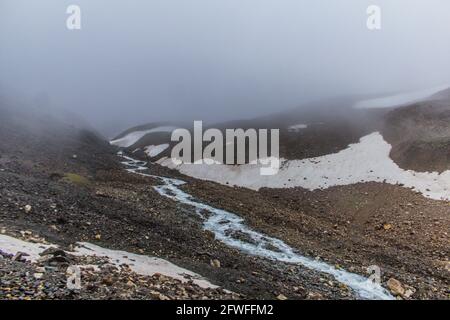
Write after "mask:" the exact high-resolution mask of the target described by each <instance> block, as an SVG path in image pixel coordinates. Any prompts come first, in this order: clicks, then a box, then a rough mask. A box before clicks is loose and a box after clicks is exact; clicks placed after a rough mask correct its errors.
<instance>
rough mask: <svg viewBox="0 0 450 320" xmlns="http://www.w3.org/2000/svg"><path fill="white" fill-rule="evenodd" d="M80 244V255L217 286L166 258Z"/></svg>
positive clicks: (202, 284) (208, 285)
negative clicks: (103, 258)
mask: <svg viewBox="0 0 450 320" xmlns="http://www.w3.org/2000/svg"><path fill="white" fill-rule="evenodd" d="M78 245H79V247H77V248H76V251H75V252H76V254H78V255H82V256H85V255H86V256H97V257H107V258H108V259H109V260H110V261H111V263H113V264H114V265H116V266H120V265H121V264H127V265H128V266H129V267H130V268H131V270H133V271H134V272H136V273H137V274H140V275H145V276H152V275H154V274H155V273H160V274H162V275H165V276H168V277H171V278H174V279H178V280H180V281H182V282H188V281H189V280H193V282H194V283H195V284H197V285H198V286H200V287H202V288H217V286H216V285H213V284H212V283H210V282H209V281H207V280H206V279H204V278H202V277H201V276H200V275H198V274H196V273H194V272H192V271H189V270H187V269H184V268H181V267H178V266H176V265H174V264H173V263H171V262H169V261H167V260H164V259H160V258H156V257H149V256H144V255H138V254H134V253H130V252H127V251H120V250H110V249H105V248H102V247H99V246H97V245H95V244H91V243H87V242H80V243H78Z"/></svg>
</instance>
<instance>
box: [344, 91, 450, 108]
mask: <svg viewBox="0 0 450 320" xmlns="http://www.w3.org/2000/svg"><path fill="white" fill-rule="evenodd" d="M449 87H450V85H444V86H439V87H435V88H431V89H426V90H421V91H415V92H408V93H400V94H396V95H392V96H387V97H382V98H376V99H369V100H363V101H359V102H357V103H356V104H355V105H353V108H355V109H372V108H390V107H397V106H401V105H405V104H411V103H414V102H419V101H422V100H424V99H426V98H428V97H430V96H432V95H434V94H436V93H438V92H439V91H442V90H445V89H448V88H449Z"/></svg>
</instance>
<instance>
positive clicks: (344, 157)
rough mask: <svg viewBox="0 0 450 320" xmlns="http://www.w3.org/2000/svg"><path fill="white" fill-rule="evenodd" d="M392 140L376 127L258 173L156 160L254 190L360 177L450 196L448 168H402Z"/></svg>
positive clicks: (323, 185)
mask: <svg viewBox="0 0 450 320" xmlns="http://www.w3.org/2000/svg"><path fill="white" fill-rule="evenodd" d="M390 151H391V145H390V144H388V143H387V142H386V141H385V140H384V139H383V137H382V135H381V134H380V133H378V132H375V133H372V134H370V135H367V136H365V137H362V138H361V140H360V142H359V143H355V144H351V145H349V146H348V147H347V148H346V149H344V150H342V151H340V152H338V153H334V154H329V155H325V156H321V157H317V158H310V159H305V160H281V161H282V165H281V168H280V170H279V172H278V174H276V175H273V176H262V175H260V171H259V170H260V167H261V165H254V164H247V165H240V166H230V165H222V164H214V165H206V164H181V165H179V166H175V165H174V164H173V163H172V161H171V159H169V158H166V159H161V161H159V164H161V165H163V166H167V167H170V168H174V169H177V170H178V171H180V172H181V173H183V174H186V175H188V176H192V177H194V178H198V179H203V180H210V181H215V182H218V183H221V184H228V185H235V186H240V187H246V188H250V189H254V190H258V189H260V188H262V187H268V188H293V187H302V188H306V189H309V190H316V189H325V188H329V187H333V186H342V185H350V184H355V183H359V182H386V183H390V184H403V185H404V187H407V188H412V189H414V190H415V191H418V192H420V193H422V194H423V195H424V196H425V197H428V198H431V199H436V200H450V171H445V172H443V173H441V174H439V173H437V172H416V171H412V170H404V169H402V168H400V167H399V166H398V165H397V164H396V163H395V162H394V161H393V160H392V159H391V158H390V157H389V154H390Z"/></svg>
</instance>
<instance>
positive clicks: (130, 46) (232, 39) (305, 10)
mask: <svg viewBox="0 0 450 320" xmlns="http://www.w3.org/2000/svg"><path fill="white" fill-rule="evenodd" d="M72 2H73V1H66V0H64V1H53V0H42V1H26V0H3V1H2V2H1V4H0V43H1V50H0V86H1V87H2V88H4V90H6V91H7V92H12V93H14V92H17V94H18V95H20V96H21V97H24V98H25V97H26V98H27V99H28V100H30V101H35V100H36V97H42V96H45V97H47V99H48V103H49V104H50V103H51V104H52V105H54V106H56V107H58V108H65V109H68V110H71V111H74V112H76V113H78V114H79V115H80V116H82V117H83V118H84V119H86V120H87V121H89V122H90V123H91V124H92V125H93V126H95V127H97V128H98V129H99V130H101V131H102V132H103V133H104V134H106V135H108V136H114V135H116V134H118V133H119V132H120V131H122V130H125V129H127V128H129V127H131V126H135V125H138V124H142V123H146V122H148V121H180V120H194V119H196V120H203V121H209V122H220V121H224V120H234V119H242V118H254V117H257V116H261V115H266V114H270V113H274V112H278V111H281V110H285V109H290V108H294V107H297V106H308V105H309V102H310V101H317V100H321V99H327V98H333V97H335V96H342V95H358V94H359V95H368V94H384V93H395V92H403V91H415V90H419V89H426V88H431V87H435V86H438V85H442V84H445V83H450V78H449V73H448V71H449V70H450V60H449V59H448V56H449V54H450V44H449V42H448V41H446V39H447V38H448V20H449V18H450V4H449V3H448V2H446V1H440V0H431V1H420V0H401V1H388V0H380V1H377V5H379V6H380V8H381V10H382V11H381V13H382V15H381V18H382V20H381V22H382V28H381V30H378V31H370V30H368V29H367V27H366V20H367V17H368V16H367V13H366V9H367V7H368V6H369V5H371V4H373V3H372V2H373V1H366V0H346V1H340V2H339V3H338V2H336V1H333V0H329V1H320V2H314V1H306V0H286V1H282V2H279V1H273V0H262V1H261V0H251V1H245V2H242V1H238V0H230V1H207V0H193V1H181V0H172V1H162V0H158V1H150V2H149V1H138V0H131V1H107V0H97V1H88V0H78V1H76V3H75V4H77V5H79V6H80V8H81V13H82V15H81V23H82V24H81V26H82V29H81V30H72V31H71V30H68V29H67V28H66V19H67V17H68V15H67V14H66V8H67V7H68V6H69V5H70V4H73V3H72Z"/></svg>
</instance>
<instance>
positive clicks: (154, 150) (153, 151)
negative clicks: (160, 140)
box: [144, 143, 169, 158]
mask: <svg viewBox="0 0 450 320" xmlns="http://www.w3.org/2000/svg"><path fill="white" fill-rule="evenodd" d="M168 147H169V144H168V143H164V144H160V145H157V146H155V145H151V146H148V147H145V148H144V152H145V153H146V154H147V155H148V156H149V157H150V158H153V157H156V156H157V155H158V154H160V153H161V152H163V151H164V150H166V149H167V148H168Z"/></svg>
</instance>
